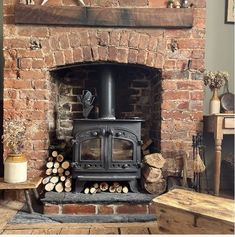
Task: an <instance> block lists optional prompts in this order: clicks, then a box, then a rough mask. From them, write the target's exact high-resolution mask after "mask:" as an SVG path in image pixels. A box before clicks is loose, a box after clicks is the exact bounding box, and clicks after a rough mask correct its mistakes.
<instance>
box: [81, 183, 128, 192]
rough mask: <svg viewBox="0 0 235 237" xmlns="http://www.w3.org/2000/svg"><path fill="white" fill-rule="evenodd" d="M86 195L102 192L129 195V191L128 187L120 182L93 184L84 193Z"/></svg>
mask: <svg viewBox="0 0 235 237" xmlns="http://www.w3.org/2000/svg"><path fill="white" fill-rule="evenodd" d="M83 192H84V193H85V194H95V193H101V192H109V193H128V192H129V189H128V187H127V186H126V185H123V184H121V183H119V182H111V183H108V182H100V183H97V182H96V183H92V184H90V185H89V186H87V187H86V188H85V189H84V191H83Z"/></svg>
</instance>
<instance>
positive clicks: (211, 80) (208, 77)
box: [203, 71, 229, 90]
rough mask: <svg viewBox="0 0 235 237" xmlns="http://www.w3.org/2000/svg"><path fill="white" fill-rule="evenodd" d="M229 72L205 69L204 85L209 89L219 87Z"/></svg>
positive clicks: (226, 78)
mask: <svg viewBox="0 0 235 237" xmlns="http://www.w3.org/2000/svg"><path fill="white" fill-rule="evenodd" d="M228 78H229V74H228V72H222V71H216V72H212V71H206V72H205V73H204V78H203V79H204V85H205V86H209V88H210V89H211V90H213V89H220V88H221V87H222V86H223V85H224V84H225V82H226V81H227V80H228Z"/></svg>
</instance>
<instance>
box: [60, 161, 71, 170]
mask: <svg viewBox="0 0 235 237" xmlns="http://www.w3.org/2000/svg"><path fill="white" fill-rule="evenodd" d="M69 166H70V164H69V161H64V162H63V163H62V164H61V167H62V168H63V169H65V170H66V169H68V168H69Z"/></svg>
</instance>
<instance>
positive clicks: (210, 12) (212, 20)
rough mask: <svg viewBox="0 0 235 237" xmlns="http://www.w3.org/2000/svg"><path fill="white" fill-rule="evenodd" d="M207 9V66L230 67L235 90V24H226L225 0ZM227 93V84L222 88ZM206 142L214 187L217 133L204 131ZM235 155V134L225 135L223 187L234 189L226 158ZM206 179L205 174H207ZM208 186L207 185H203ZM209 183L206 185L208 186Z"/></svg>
mask: <svg viewBox="0 0 235 237" xmlns="http://www.w3.org/2000/svg"><path fill="white" fill-rule="evenodd" d="M206 2H207V8H206V9H207V13H206V55H205V65H206V69H207V70H211V71H217V70H221V71H227V72H228V73H229V74H230V78H229V89H230V91H231V92H233V93H234V24H225V0H218V1H215V0H207V1H206ZM220 93H223V88H222V89H221V90H220ZM211 95H212V94H211V91H210V90H209V88H208V87H207V88H205V100H204V114H205V115H206V114H208V111H209V100H210V98H211ZM204 141H205V145H206V167H207V175H208V183H209V188H210V189H211V188H212V187H213V175H214V139H213V134H208V133H204ZM228 157H230V160H231V159H233V157H234V136H232V135H226V136H224V140H223V144H222V168H221V171H222V173H221V186H220V187H221V189H222V190H226V191H227V192H228V191H229V193H231V192H230V191H231V189H233V187H234V182H233V178H231V175H232V174H231V171H229V170H228V169H226V167H225V165H224V164H225V163H223V160H224V159H227V158H228ZM203 176H204V177H203V178H204V179H203V180H204V181H205V175H204V174H203ZM203 186H204V185H203ZM204 187H205V186H204Z"/></svg>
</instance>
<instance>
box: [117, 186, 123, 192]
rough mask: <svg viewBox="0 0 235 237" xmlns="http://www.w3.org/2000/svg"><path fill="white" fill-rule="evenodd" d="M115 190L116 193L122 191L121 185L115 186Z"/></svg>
mask: <svg viewBox="0 0 235 237" xmlns="http://www.w3.org/2000/svg"><path fill="white" fill-rule="evenodd" d="M116 192H117V193H121V192H122V186H121V185H119V186H118V187H117V188H116Z"/></svg>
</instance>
